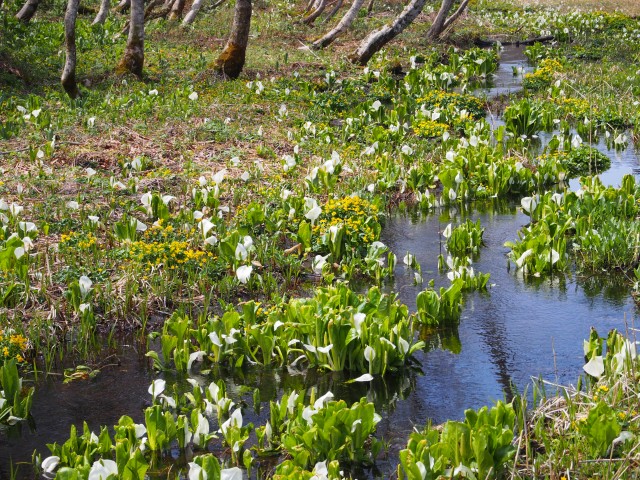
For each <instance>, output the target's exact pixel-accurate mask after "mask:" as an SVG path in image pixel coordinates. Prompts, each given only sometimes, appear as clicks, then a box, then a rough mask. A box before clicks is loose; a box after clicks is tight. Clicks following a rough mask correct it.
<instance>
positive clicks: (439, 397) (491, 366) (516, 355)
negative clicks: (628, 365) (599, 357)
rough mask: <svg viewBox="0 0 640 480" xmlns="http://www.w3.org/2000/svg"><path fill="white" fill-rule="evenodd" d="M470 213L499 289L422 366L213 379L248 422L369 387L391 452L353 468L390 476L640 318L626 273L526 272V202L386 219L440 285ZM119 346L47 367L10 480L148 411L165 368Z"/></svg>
mask: <svg viewBox="0 0 640 480" xmlns="http://www.w3.org/2000/svg"><path fill="white" fill-rule="evenodd" d="M517 53H518V52H512V51H508V52H507V54H505V55H504V59H503V62H502V63H501V64H500V68H499V70H498V73H497V76H496V78H495V81H494V86H493V87H491V88H490V89H489V90H487V95H498V94H503V93H509V92H513V91H515V90H517V89H518V88H519V83H520V80H521V77H517V76H514V75H513V67H514V66H515V67H523V66H524V61H523V58H522V55H521V53H520V54H519V56H518V55H517ZM542 141H543V142H544V138H543V139H542ZM594 146H595V147H596V148H598V149H599V150H601V151H603V152H604V153H606V154H607V155H609V156H610V157H611V159H612V167H611V169H610V170H609V171H607V172H605V173H603V175H602V176H601V179H602V180H603V182H604V183H605V184H609V185H617V184H619V182H620V179H621V178H622V176H623V175H624V174H626V173H634V174H635V173H636V172H637V171H638V168H639V167H640V158H639V155H638V152H637V151H636V150H635V149H634V146H633V145H629V147H628V148H626V149H625V150H624V151H621V152H619V153H615V152H613V151H607V150H606V146H605V145H604V143H603V142H600V143H598V144H595V145H594ZM570 188H577V184H576V183H575V182H573V181H572V183H570ZM466 218H470V219H472V220H476V219H480V222H481V224H482V226H483V227H484V228H485V233H484V241H485V246H484V247H483V248H482V250H481V253H480V254H479V256H478V257H477V259H476V260H475V262H474V269H476V270H477V271H480V272H483V273H487V272H488V273H490V274H491V278H490V281H489V282H490V284H492V287H491V288H489V290H488V292H484V293H472V294H468V295H466V297H465V303H464V307H463V312H462V317H461V321H460V325H459V328H457V329H456V330H454V331H448V332H423V333H422V338H423V339H424V340H425V342H426V344H427V347H426V348H425V349H424V351H422V352H418V353H417V355H416V360H417V361H418V363H419V368H414V369H407V370H406V371H403V372H400V373H398V374H393V375H387V376H386V377H385V378H375V379H374V381H372V382H371V383H370V384H361V383H350V384H346V383H345V381H346V380H347V379H348V377H345V376H344V375H342V374H331V373H328V374H318V373H314V372H308V373H307V372H298V371H296V370H295V369H291V368H290V369H260V368H257V367H248V368H246V369H244V370H243V371H241V372H240V371H224V370H222V371H219V372H217V373H216V374H215V375H213V376H209V377H207V381H211V379H212V378H220V377H221V378H224V379H225V381H226V382H227V385H228V391H229V394H230V396H231V397H232V398H235V399H237V400H243V401H244V402H245V404H246V408H245V410H246V416H245V418H246V421H247V422H249V421H254V422H256V421H259V420H262V421H264V420H265V419H266V416H267V415H268V402H269V400H272V399H276V398H278V396H280V395H281V394H282V392H283V391H284V390H291V389H297V390H302V389H310V388H311V387H313V386H316V387H317V389H318V392H319V393H320V394H322V393H324V392H326V391H327V390H331V391H332V392H333V393H334V394H335V396H336V398H337V399H340V398H343V399H345V400H347V401H348V402H353V401H357V400H359V399H360V397H361V396H367V397H368V398H369V399H370V400H371V401H373V402H375V404H376V410H377V411H378V413H380V414H381V415H382V421H381V422H380V423H379V425H378V429H377V437H378V438H381V439H383V440H385V441H386V442H388V443H389V451H388V455H386V456H383V458H381V459H380V460H379V461H378V463H377V466H376V468H375V469H374V470H371V471H366V472H361V471H360V472H358V471H354V472H352V473H353V474H354V476H355V475H357V476H358V478H363V477H369V478H380V477H385V478H388V477H389V475H391V474H392V473H393V472H394V469H395V466H396V464H397V453H398V451H399V450H400V449H402V448H404V447H405V445H406V441H407V436H408V434H409V433H410V432H411V430H412V429H413V428H414V427H416V428H421V427H422V426H424V424H425V422H426V421H427V420H429V419H430V420H432V421H433V422H434V423H441V422H443V421H445V420H447V419H455V418H461V417H462V415H463V412H464V410H465V409H467V408H479V407H481V406H483V405H489V404H491V403H492V402H493V401H495V400H502V399H504V398H505V393H504V392H512V391H518V392H521V393H522V392H524V391H525V389H526V388H527V385H530V383H531V380H532V377H536V378H537V377H538V376H541V377H542V378H544V379H546V380H549V381H551V382H554V383H575V381H576V380H577V378H578V375H580V373H581V372H582V365H583V363H584V359H583V352H582V340H583V339H586V338H588V336H589V330H590V328H591V327H592V326H593V327H595V328H596V329H597V330H598V331H599V333H600V334H601V335H604V334H606V333H607V331H608V330H610V329H612V328H617V329H618V330H621V331H628V330H629V329H631V328H633V326H634V322H635V321H637V319H636V308H635V304H634V301H633V299H632V298H631V295H630V291H629V286H628V283H626V282H625V281H624V279H611V278H598V277H582V276H579V275H575V274H568V275H557V276H556V275H554V276H552V277H550V278H542V279H540V278H523V276H522V275H521V274H520V273H519V272H516V271H515V269H514V268H511V269H509V268H508V266H507V258H506V254H507V253H508V251H509V249H508V248H506V247H504V242H506V241H508V240H515V239H516V238H517V231H518V230H519V229H520V228H521V227H522V226H524V225H526V224H527V223H528V221H529V218H528V217H527V216H525V215H523V214H522V213H521V212H520V211H519V208H518V205H516V204H514V203H509V202H504V201H494V202H493V203H479V204H475V205H470V206H469V207H468V208H466V209H465V211H460V210H458V209H455V208H450V209H445V210H442V211H439V212H438V213H435V214H432V215H428V216H422V215H412V214H409V213H396V214H393V215H391V216H390V217H389V218H387V219H386V222H385V226H384V229H383V232H382V238H381V241H382V242H384V243H385V244H386V245H387V246H388V247H389V248H390V249H391V250H392V251H393V252H394V253H396V255H397V256H398V258H399V259H402V257H403V256H404V255H405V253H407V252H410V253H412V254H414V255H415V256H416V260H417V261H418V262H419V263H420V265H421V266H422V276H423V277H424V278H425V281H428V280H429V279H431V278H433V279H434V281H435V285H436V287H438V286H446V285H448V283H449V282H448V280H447V278H446V274H444V273H439V272H438V270H437V258H438V255H439V254H440V253H441V252H443V251H444V245H443V242H442V240H443V237H442V235H441V231H442V230H443V229H444V228H445V227H446V225H447V224H449V223H454V224H457V223H459V222H461V221H463V220H464V219H466ZM424 287H426V283H425V285H418V286H416V285H414V274H413V271H412V270H411V269H409V268H408V267H405V266H404V265H403V264H402V263H401V261H400V262H399V265H398V266H397V267H396V271H395V277H394V279H392V280H391V281H390V282H389V283H387V284H386V285H385V289H386V290H388V291H394V292H397V293H398V295H399V299H400V300H401V301H402V302H403V303H405V304H407V305H408V306H409V308H410V309H411V310H414V309H415V299H416V295H417V294H418V293H419V292H420V291H421V290H422V289H423V288H424ZM114 353H115V355H116V357H117V359H118V360H117V362H116V361H114V362H112V363H113V364H112V365H110V366H106V367H104V368H102V369H101V372H100V373H99V374H98V375H97V376H96V378H94V379H90V380H82V381H74V382H71V383H68V384H65V383H63V382H62V378H61V376H58V375H53V376H49V377H45V376H44V375H40V378H39V379H38V381H37V382H36V384H35V387H36V389H35V395H34V401H33V408H32V416H33V423H32V425H27V424H21V425H18V426H17V428H12V429H10V430H9V431H8V432H6V433H2V434H0V480H3V479H5V478H7V479H8V478H10V472H11V468H10V464H11V462H13V464H14V469H15V467H16V466H17V467H18V472H17V475H15V477H14V478H31V477H32V476H31V473H30V472H31V468H30V465H29V463H30V461H31V455H32V453H33V451H34V450H35V449H37V450H38V451H39V452H40V453H41V454H42V455H43V457H46V456H47V455H48V450H47V449H46V443H50V442H54V441H57V442H63V441H65V440H66V439H67V438H68V436H69V428H70V426H71V425H76V427H78V428H82V422H83V421H85V420H86V421H87V423H88V425H89V427H90V428H91V429H92V430H93V431H95V432H97V431H98V428H99V426H100V425H110V426H111V425H113V424H115V423H117V421H118V419H119V418H120V416H121V415H130V416H132V417H133V418H134V420H135V421H138V422H140V421H142V410H143V408H144V407H145V406H146V405H148V403H149V401H150V395H149V394H148V393H147V388H148V387H149V385H150V383H151V381H152V379H153V378H154V377H155V375H154V373H153V372H152V371H151V370H150V368H149V365H150V364H149V362H148V361H147V360H148V359H146V358H145V357H144V353H145V352H144V349H138V348H137V347H136V346H135V345H134V344H131V345H121V346H120V347H119V348H118V349H117V351H116V352H114ZM169 380H170V379H169ZM254 388H259V389H260V392H261V407H262V410H261V412H259V413H258V412H254V411H253V401H252V393H253V389H254ZM253 438H255V436H253ZM21 463H26V464H24V465H23V464H21ZM258 470H259V469H258ZM150 478H154V475H150ZM157 478H160V475H159V476H157ZM162 478H166V473H165V474H164V475H163V476H162Z"/></svg>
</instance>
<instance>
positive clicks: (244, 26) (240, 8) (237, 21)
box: [215, 0, 251, 78]
mask: <svg viewBox="0 0 640 480" xmlns="http://www.w3.org/2000/svg"><path fill="white" fill-rule="evenodd" d="M250 26H251V0H236V7H235V11H234V14H233V25H232V27H231V35H230V36H229V40H227V44H226V45H225V47H224V50H223V51H222V53H221V54H220V56H219V57H218V60H216V63H215V69H216V72H218V73H219V74H221V75H223V76H224V77H227V78H238V76H239V75H240V72H242V67H244V61H245V57H246V54H247V43H249V27H250Z"/></svg>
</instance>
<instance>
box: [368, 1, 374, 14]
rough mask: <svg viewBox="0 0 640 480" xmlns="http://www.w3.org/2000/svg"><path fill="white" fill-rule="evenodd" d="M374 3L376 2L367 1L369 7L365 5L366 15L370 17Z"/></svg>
mask: <svg viewBox="0 0 640 480" xmlns="http://www.w3.org/2000/svg"><path fill="white" fill-rule="evenodd" d="M375 3H376V0H369V5H367V15H371V12H373V5H374V4H375Z"/></svg>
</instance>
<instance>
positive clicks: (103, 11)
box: [91, 0, 111, 25]
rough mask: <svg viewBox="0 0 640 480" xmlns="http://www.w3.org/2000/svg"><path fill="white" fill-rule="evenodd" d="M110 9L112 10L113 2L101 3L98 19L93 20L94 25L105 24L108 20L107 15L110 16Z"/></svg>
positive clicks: (106, 0)
mask: <svg viewBox="0 0 640 480" xmlns="http://www.w3.org/2000/svg"><path fill="white" fill-rule="evenodd" d="M109 8H111V0H102V1H101V2H100V10H99V11H98V14H97V15H96V18H94V19H93V22H92V23H91V24H92V25H98V24H103V23H104V21H105V20H106V19H107V15H109Z"/></svg>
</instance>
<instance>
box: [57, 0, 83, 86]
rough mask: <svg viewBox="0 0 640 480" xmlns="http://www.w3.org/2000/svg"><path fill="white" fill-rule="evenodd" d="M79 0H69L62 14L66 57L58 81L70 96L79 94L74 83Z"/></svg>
mask: <svg viewBox="0 0 640 480" xmlns="http://www.w3.org/2000/svg"><path fill="white" fill-rule="evenodd" d="M79 6H80V0H69V2H68V3H67V11H66V13H65V14H64V46H65V54H66V59H65V62H64V69H63V70H62V78H61V79H60V82H61V83H62V87H63V88H64V91H65V92H67V95H69V96H70V97H71V98H77V97H78V96H79V95H80V91H79V90H78V84H77V83H76V18H78V7H79Z"/></svg>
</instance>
